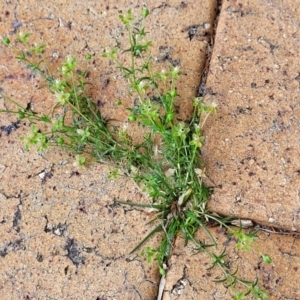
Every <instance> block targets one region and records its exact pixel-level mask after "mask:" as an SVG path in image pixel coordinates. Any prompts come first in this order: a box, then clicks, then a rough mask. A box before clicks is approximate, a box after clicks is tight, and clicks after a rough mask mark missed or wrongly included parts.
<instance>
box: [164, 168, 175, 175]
mask: <svg viewBox="0 0 300 300" xmlns="http://www.w3.org/2000/svg"><path fill="white" fill-rule="evenodd" d="M175 172H176V170H175V169H171V168H170V169H168V170H167V171H166V172H165V175H166V177H171V176H173V175H174V174H175Z"/></svg>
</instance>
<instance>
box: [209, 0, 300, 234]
mask: <svg viewBox="0 0 300 300" xmlns="http://www.w3.org/2000/svg"><path fill="white" fill-rule="evenodd" d="M299 23H300V10H299V5H297V4H296V3H295V1H293V0H284V1H277V0H275V1H260V0H253V1H235V0H230V1H223V7H222V12H221V15H220V19H219V24H218V28H217V34H216V39H215V45H214V51H213V55H212V60H211V63H210V71H209V75H208V80H207V85H206V100H207V101H208V102H213V101H214V102H216V103H217V105H218V113H217V114H216V115H215V116H214V117H212V118H210V119H209V120H208V122H207V124H206V127H205V134H206V137H207V138H206V143H205V147H204V149H203V157H204V160H205V162H206V164H207V175H208V177H209V178H210V181H209V182H208V183H209V184H210V185H215V191H214V195H213V197H212V199H211V202H210V208H211V209H212V210H214V211H216V212H218V213H220V214H223V215H233V216H239V217H240V218H244V219H252V220H254V221H255V222H258V223H260V224H264V225H267V226H274V227H279V228H284V229H287V230H294V231H296V230H297V231H299V230H300V197H299V195H300V193H299V191H300V177H299V173H300V172H299V169H300V160H299V144H300V140H299V116H300V115H299V112H300V110H299V95H300V88H299V78H300V76H299V72H300V60H299V55H298V53H299V40H300V31H299Z"/></svg>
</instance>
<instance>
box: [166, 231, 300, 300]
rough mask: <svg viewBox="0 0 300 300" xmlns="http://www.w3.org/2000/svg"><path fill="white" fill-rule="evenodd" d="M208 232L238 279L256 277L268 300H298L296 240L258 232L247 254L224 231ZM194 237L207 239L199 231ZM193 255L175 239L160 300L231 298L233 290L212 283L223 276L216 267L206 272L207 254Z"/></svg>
mask: <svg viewBox="0 0 300 300" xmlns="http://www.w3.org/2000/svg"><path fill="white" fill-rule="evenodd" d="M211 232H212V233H213V235H214V236H215V237H216V239H217V241H218V244H219V250H218V251H219V252H218V253H219V254H220V253H221V252H222V251H223V247H226V249H227V253H228V256H227V257H226V259H228V260H229V261H230V262H231V263H230V268H231V270H232V272H233V271H235V270H236V268H237V267H238V269H239V271H238V274H239V275H240V278H241V279H244V280H249V281H252V280H254V279H255V278H256V277H257V278H258V282H259V286H260V288H263V289H264V290H265V291H266V292H267V293H268V294H269V298H268V299H270V300H278V299H293V300H297V299H300V292H299V280H300V273H299V270H300V256H299V251H298V249H299V247H300V240H299V239H295V238H293V237H291V236H283V235H278V234H271V235H268V234H266V233H264V232H259V233H258V239H257V240H256V241H255V242H254V243H253V244H252V246H251V250H250V251H249V252H247V251H244V250H243V251H242V250H237V249H236V247H235V244H236V242H235V241H234V240H232V239H230V238H229V237H228V236H227V235H226V232H225V231H224V230H223V229H220V228H211ZM197 238H198V239H199V240H201V241H203V240H206V239H207V237H206V236H205V234H204V232H203V231H201V232H198V236H197ZM207 242H209V241H207ZM194 253H195V252H194V251H193V246H192V245H190V247H184V240H183V239H182V238H178V239H177V241H176V243H175V246H174V253H173V255H172V257H171V260H170V268H169V271H168V273H167V284H166V287H165V290H164V296H163V300H171V299H176V300H179V299H190V300H193V299H195V300H196V299H224V300H227V299H228V300H229V299H233V292H232V290H230V289H226V288H225V287H224V284H222V283H214V282H213V280H215V279H220V278H222V277H223V276H222V273H221V271H220V270H218V269H217V268H216V269H210V270H208V268H209V267H210V266H211V260H210V259H209V258H208V257H207V255H206V254H205V253H197V254H196V255H193V254H194ZM261 253H262V254H268V255H270V256H271V258H272V262H271V264H264V263H263V262H262V259H261V256H260V254H261ZM247 299H248V298H247ZM249 299H251V297H250V298H249Z"/></svg>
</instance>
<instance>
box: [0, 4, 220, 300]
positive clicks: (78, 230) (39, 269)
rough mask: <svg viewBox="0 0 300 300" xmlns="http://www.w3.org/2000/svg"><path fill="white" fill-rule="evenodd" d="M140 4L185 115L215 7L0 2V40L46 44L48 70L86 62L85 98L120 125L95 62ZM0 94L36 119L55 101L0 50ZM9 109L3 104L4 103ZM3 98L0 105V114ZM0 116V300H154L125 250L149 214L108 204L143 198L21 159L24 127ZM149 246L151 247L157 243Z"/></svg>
mask: <svg viewBox="0 0 300 300" xmlns="http://www.w3.org/2000/svg"><path fill="white" fill-rule="evenodd" d="M144 6H147V7H148V8H149V9H150V11H151V14H150V16H149V20H148V23H147V24H148V25H147V30H148V31H149V37H150V39H152V40H153V52H152V55H153V56H154V58H155V59H156V61H157V68H158V69H159V70H160V69H161V68H166V67H167V66H169V65H170V64H173V65H176V64H178V65H180V67H181V70H182V71H183V72H184V74H185V75H186V76H185V75H184V76H183V77H182V79H181V80H180V82H179V86H178V90H179V93H180V95H181V97H180V100H179V101H178V106H179V107H180V117H181V118H182V119H184V118H186V117H187V116H188V115H189V113H190V111H191V101H190V100H191V97H193V96H195V95H196V93H197V89H198V85H199V78H200V75H201V73H202V70H203V67H204V65H205V58H206V46H207V41H208V40H209V38H210V37H209V35H210V34H209V32H210V30H211V28H212V24H213V19H214V15H215V6H216V3H215V1H211V0H202V1H201V2H200V3H199V2H197V3H196V2H194V1H177V0H173V1H165V2H163V3H161V4H157V2H156V1H135V2H134V3H133V2H132V1H124V0H122V1H118V3H116V2H115V1H96V0H90V1H86V2H83V1H71V2H70V1H68V2H66V1H59V0H53V1H50V2H49V1H48V2H45V1H42V2H41V1H36V0H25V1H23V0H22V1H17V0H10V1H5V2H1V4H0V12H1V13H0V14H1V15H0V35H8V36H9V37H10V38H11V39H12V40H13V39H14V37H15V36H16V33H17V31H18V30H21V31H23V32H31V33H32V40H33V41H34V42H45V43H46V44H47V45H48V49H49V50H48V52H46V56H47V57H49V59H50V62H51V66H50V68H51V70H52V71H53V72H55V71H56V70H57V68H58V66H59V65H60V63H61V62H62V60H63V59H64V57H65V56H66V55H68V54H71V55H76V56H77V57H78V60H79V61H83V58H84V57H85V55H86V54H87V53H92V54H95V59H94V61H93V64H92V68H91V69H90V71H91V76H90V80H91V82H92V83H93V86H92V87H91V88H90V91H89V92H90V95H91V97H92V98H93V99H95V101H96V102H97V103H98V105H99V107H100V108H101V110H102V111H103V113H104V115H105V116H106V117H108V118H115V119H118V120H119V121H120V122H123V121H125V120H126V114H127V111H126V109H123V108H122V107H120V106H117V105H115V101H114V100H115V99H117V98H120V99H122V101H123V103H124V104H125V105H127V106H132V105H133V99H131V98H130V97H128V95H127V84H126V82H125V80H123V79H122V76H121V75H120V73H119V72H118V71H117V70H116V69H115V68H114V67H113V66H111V65H110V63H109V62H108V61H106V60H103V59H101V54H102V52H103V50H104V48H105V47H106V46H110V47H114V46H117V45H118V46H120V47H121V48H123V49H124V47H126V45H127V42H126V36H125V30H124V28H123V26H122V24H121V23H120V21H119V20H118V14H119V13H122V12H125V11H126V10H127V9H129V8H132V9H133V11H134V13H138V12H140V9H141V8H142V7H144ZM0 70H1V72H0V88H1V92H3V93H5V95H7V96H9V97H11V98H12V99H14V100H16V101H18V102H20V103H22V104H23V105H26V104H27V103H31V105H32V108H33V109H34V110H36V111H51V108H52V106H53V98H52V96H51V95H50V94H49V93H47V91H46V90H45V89H37V88H38V86H39V85H41V84H42V80H41V79H40V78H39V77H38V76H32V74H31V73H30V72H29V71H28V70H25V69H24V67H23V66H22V64H19V63H17V62H16V60H15V58H14V55H13V54H12V53H11V52H10V51H9V50H8V49H4V48H2V47H1V57H0ZM6 104H7V103H6ZM3 105H4V102H3V99H0V106H1V108H2V107H3ZM14 122H15V117H14V116H12V115H9V116H8V115H2V114H1V117H0V126H2V127H1V133H0V143H1V147H0V204H1V207H0V235H1V244H0V256H1V257H0V259H1V266H0V294H1V299H4V300H6V299H9V300H11V299H13V300H14V299H98V300H99V299H101V300H104V299H128V300H129V299H130V300H135V299H149V300H150V299H155V297H156V294H157V288H158V283H159V279H160V278H159V274H158V270H157V268H156V267H155V265H154V264H148V263H146V262H145V261H144V259H143V258H141V257H140V255H139V254H140V253H139V252H137V253H135V254H133V255H129V254H128V253H129V251H130V250H131V249H132V248H133V247H134V246H135V245H136V244H137V242H138V241H140V240H141V238H142V237H144V236H145V234H146V233H147V232H148V229H149V228H148V227H147V226H145V225H144V224H145V222H146V221H147V220H148V215H147V214H146V213H144V212H143V211H141V210H139V209H133V208H128V207H121V206H118V205H115V204H114V202H113V200H114V199H120V200H123V201H126V200H130V201H134V202H145V201H147V199H144V198H142V196H141V195H140V192H139V190H138V189H137V188H136V187H135V185H133V184H132V183H131V182H130V181H129V180H119V181H112V180H110V179H108V178H107V175H108V172H109V170H108V167H107V166H100V165H91V166H89V167H88V168H85V169H81V168H78V167H76V166H74V165H73V162H74V155H73V154H71V153H65V152H63V151H59V150H57V149H50V150H49V151H45V152H43V153H40V154H37V153H35V152H34V151H33V150H32V151H30V152H27V151H25V150H24V145H23V144H22V143H21V142H20V140H19V138H20V137H21V136H25V135H26V132H27V131H28V129H29V125H28V124H27V123H25V122H20V123H14ZM158 243H159V240H158V239H154V240H153V241H151V242H150V246H151V245H152V246H153V247H154V246H155V245H158Z"/></svg>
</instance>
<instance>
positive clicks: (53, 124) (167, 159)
mask: <svg viewBox="0 0 300 300" xmlns="http://www.w3.org/2000/svg"><path fill="white" fill-rule="evenodd" d="M148 14H149V11H148V10H147V9H143V10H142V14H141V16H140V19H138V20H137V19H135V18H134V16H133V14H132V12H131V10H129V11H127V13H125V14H122V15H120V19H121V21H122V23H123V24H124V26H126V28H127V32H128V38H129V46H128V49H125V50H124V51H123V53H122V54H121V55H129V57H130V63H129V65H123V64H122V62H121V60H120V59H119V56H120V54H119V49H118V48H113V49H109V48H107V49H106V51H105V52H104V54H103V57H105V58H107V59H109V60H111V61H112V62H114V63H115V65H116V66H117V68H119V69H120V70H121V72H122V73H123V75H124V76H125V78H126V79H127V80H128V84H129V93H130V95H131V96H132V97H133V98H135V99H137V101H136V103H138V104H137V105H136V106H135V107H133V108H132V107H131V108H127V109H128V111H129V114H128V120H129V121H130V122H132V123H136V124H137V125H136V126H139V127H142V128H144V135H143V138H142V140H141V141H133V139H132V137H131V136H130V134H129V132H128V129H127V127H126V126H124V127H122V128H119V127H118V128H117V127H116V126H113V125H110V122H109V121H110V120H107V119H105V118H104V117H102V115H101V112H100V110H99V109H98V108H97V106H96V105H95V103H94V102H93V101H92V99H91V98H90V97H89V96H88V95H87V93H86V86H87V84H89V83H88V80H87V74H88V71H87V69H86V70H80V71H79V69H78V63H77V59H76V57H72V56H68V57H67V58H66V60H65V61H64V62H63V63H62V65H61V66H60V68H59V72H58V74H55V75H54V74H52V73H51V72H50V71H49V68H48V65H47V62H46V59H45V45H34V46H32V45H31V44H30V42H29V36H30V35H29V34H28V33H22V32H20V33H19V35H18V37H17V38H16V40H15V41H14V42H11V41H10V40H9V38H7V37H4V38H3V40H2V42H3V44H4V45H5V46H7V47H10V48H11V50H12V51H14V52H15V53H16V57H17V59H18V60H20V61H22V62H23V63H24V64H25V65H26V67H27V68H30V69H31V70H32V72H34V73H38V74H39V75H40V76H41V77H42V78H43V79H44V82H45V84H46V85H47V86H48V89H49V91H50V93H52V94H53V95H54V98H55V105H54V107H53V110H52V112H51V113H50V114H40V113H37V112H35V111H33V110H32V109H31V107H30V106H27V107H22V106H21V105H20V104H18V103H17V102H15V101H14V100H13V99H10V98H9V97H7V96H5V95H1V96H2V98H3V99H4V102H5V107H6V109H4V110H2V111H1V112H4V113H9V114H16V115H17V117H18V120H22V119H26V120H28V121H29V122H30V124H31V131H30V132H29V133H28V135H27V136H26V137H23V138H22V140H23V141H24V143H25V148H26V149H29V148H30V147H31V146H35V147H36V148H37V150H38V151H42V150H45V149H47V148H48V147H49V146H58V147H62V148H64V149H67V150H71V151H73V152H75V153H76V163H77V164H78V165H84V164H85V163H87V162H91V161H96V162H100V163H108V164H110V165H111V169H110V175H109V176H110V177H111V178H117V177H118V176H129V177H131V178H132V179H133V180H134V181H135V182H136V183H137V184H138V186H139V187H140V189H141V191H142V192H143V194H144V195H146V197H148V198H149V199H150V201H149V204H140V203H132V202H122V201H116V202H117V203H119V204H120V205H131V206H138V207H144V208H145V209H147V210H148V211H151V212H152V213H153V215H154V218H153V219H152V220H150V221H149V224H151V225H152V229H151V230H150V232H149V234H148V235H147V236H146V237H145V238H144V239H143V240H142V241H141V242H140V243H139V244H138V245H137V246H136V248H135V249H133V250H132V252H133V251H136V250H138V249H140V248H141V247H142V246H144V244H145V242H147V240H148V239H149V238H151V237H152V236H153V235H154V234H155V233H157V232H161V233H162V240H161V243H160V246H159V247H158V248H156V249H153V248H151V247H146V248H145V249H144V250H143V251H142V255H143V256H145V257H146V259H147V260H148V261H149V262H151V261H153V260H154V261H156V262H157V264H158V267H159V270H160V273H161V275H162V276H165V274H166V271H167V268H168V258H169V257H170V255H171V253H172V245H173V242H174V240H175V237H176V236H177V235H178V234H182V235H183V237H184V239H185V244H187V243H188V242H191V243H193V244H194V245H195V250H196V251H201V252H205V253H206V254H207V255H208V256H209V257H210V258H211V261H212V264H211V268H213V267H219V268H220V269H221V270H222V273H223V277H222V278H216V279H215V281H216V282H223V284H225V285H226V286H227V287H228V288H229V287H230V288H231V289H232V291H233V294H234V296H233V297H234V299H244V298H245V297H246V296H247V295H250V296H252V297H254V298H255V299H265V298H267V297H268V296H267V294H266V292H265V291H264V290H262V289H261V288H260V287H259V286H258V281H257V279H255V280H253V281H246V280H243V279H241V278H240V277H239V276H238V270H231V268H230V263H229V262H228V261H227V259H226V249H222V250H218V245H217V243H216V240H215V238H214V237H213V236H212V234H211V233H210V230H209V227H208V225H211V224H219V225H220V226H223V227H225V228H226V230H227V232H228V234H230V235H232V236H234V237H235V239H236V240H237V246H238V248H243V249H246V250H249V249H250V248H249V244H250V243H251V242H252V241H253V239H254V238H255V233H254V232H250V233H247V232H245V231H243V230H242V228H241V227H240V228H239V229H238V230H237V229H232V227H229V226H228V222H229V218H222V217H220V216H217V215H214V214H212V213H210V211H209V210H208V209H207V201H208V199H209V195H210V193H211V190H210V189H209V188H207V187H206V186H205V185H204V184H203V178H204V177H205V167H204V165H203V162H202V161H201V147H202V144H203V142H204V136H203V132H202V127H203V125H204V123H205V121H206V119H207V117H208V116H209V115H210V114H211V113H216V106H215V105H214V104H211V105H206V104H205V103H204V102H203V99H202V98H194V99H193V107H194V109H193V113H192V116H191V117H190V120H188V121H185V122H183V121H178V120H177V118H176V106H175V104H174V101H175V99H176V97H177V96H178V93H177V90H176V81H177V80H178V78H179V76H180V74H181V73H180V70H179V67H178V66H171V67H170V69H169V70H162V71H161V72H158V73H156V72H154V71H153V67H152V61H151V56H150V54H149V47H150V46H151V41H147V40H146V31H145V28H144V20H145V18H146V17H147V15H148ZM20 47H21V49H22V50H18V49H19V48H20ZM91 58H92V55H87V56H86V64H85V66H87V64H88V62H89V60H90V59H91ZM117 103H118V104H119V105H123V104H122V101H121V100H117ZM12 106H15V108H11V107H12ZM40 123H42V124H43V126H44V125H46V128H47V129H46V130H43V131H42V130H41V129H40V128H39V127H38V124H40ZM43 128H45V126H44V127H43ZM199 229H201V230H204V232H205V233H206V234H207V237H208V239H209V241H210V242H209V243H206V242H204V241H199V240H196V239H195V233H196V231H197V230H199ZM264 257H265V259H264V261H265V262H266V263H267V262H270V259H269V257H268V256H264Z"/></svg>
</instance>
